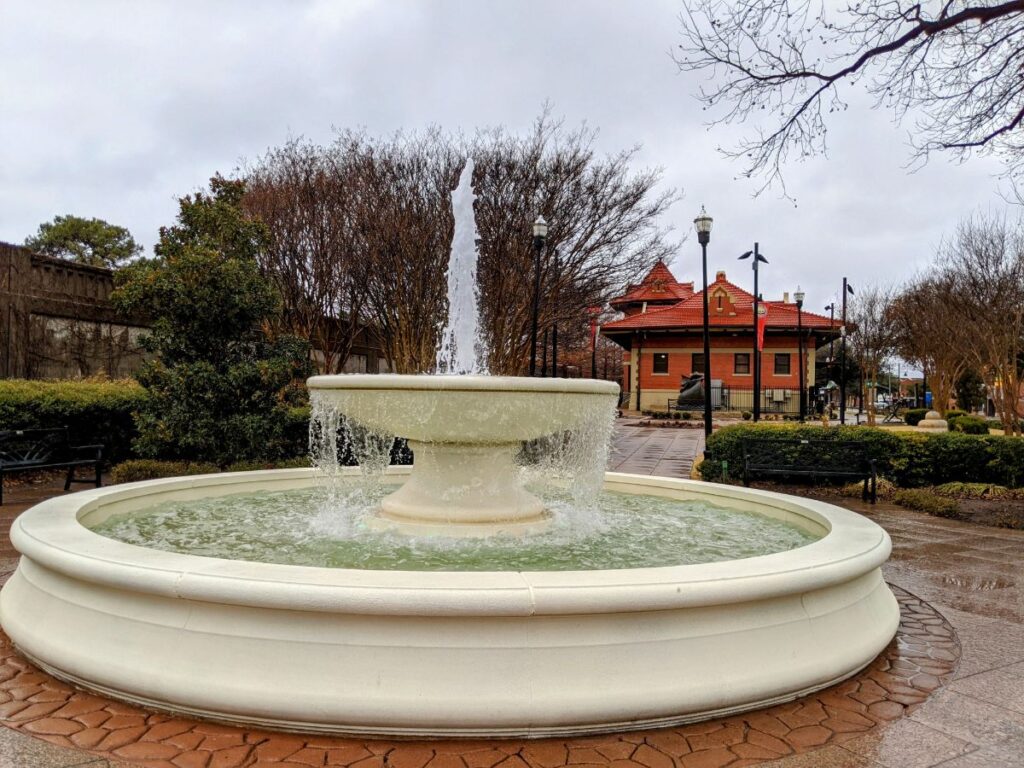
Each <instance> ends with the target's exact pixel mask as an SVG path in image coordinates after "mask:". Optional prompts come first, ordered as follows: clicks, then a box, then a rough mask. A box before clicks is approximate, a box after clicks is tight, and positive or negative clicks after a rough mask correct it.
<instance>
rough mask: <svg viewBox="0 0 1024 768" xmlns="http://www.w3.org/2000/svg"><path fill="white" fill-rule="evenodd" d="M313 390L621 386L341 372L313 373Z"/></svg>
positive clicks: (614, 389)
mask: <svg viewBox="0 0 1024 768" xmlns="http://www.w3.org/2000/svg"><path fill="white" fill-rule="evenodd" d="M306 386H307V387H308V388H309V389H310V390H321V391H322V390H334V389H342V390H386V391H392V390H403V391H421V392H520V393H532V392H551V393H558V394H565V393H571V394H580V395H617V394H618V393H619V385H618V384H616V383H615V382H614V381H603V380H599V379H556V378H539V377H529V376H478V375H464V374H440V375H433V374H399V373H383V374H381V373H339V374H332V375H325V376H312V377H310V378H309V379H308V380H307V381H306Z"/></svg>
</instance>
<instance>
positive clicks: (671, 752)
mask: <svg viewBox="0 0 1024 768" xmlns="http://www.w3.org/2000/svg"><path fill="white" fill-rule="evenodd" d="M893 591H894V592H895V594H896V597H897V599H898V600H899V603H900V609H901V621H900V627H899V630H898V632H897V635H896V638H895V639H894V640H893V642H892V643H891V644H890V645H889V647H888V648H887V649H886V650H885V651H884V652H883V653H882V654H880V655H879V656H878V658H876V659H875V660H874V661H873V662H872V663H871V664H870V665H869V666H868V668H867V669H866V670H864V671H863V672H861V673H860V674H859V675H857V676H856V677H854V678H852V679H850V680H847V681H845V682H842V683H840V684H838V685H835V686H832V687H831V688H829V689H827V690H824V691H821V692H819V693H816V694H812V695H810V696H806V697H804V698H802V699H799V700H797V701H793V702H790V703H787V704H780V705H777V706H774V707H769V708H767V709H763V710H760V711H758V712H752V713H747V714H743V715H735V716H732V717H726V718H720V719H717V720H711V721H708V722H703V723H696V724H693V725H686V726H681V727H678V728H666V729H660V730H650V731H636V732H630V733H618V734H609V735H606V736H591V737H586V738H578V739H544V740H539V741H528V740H522V741H486V740H472V741H469V740H467V741H417V742H412V741H387V740H370V739H353V738H332V737H328V736H315V737H314V736H302V735H294V734H281V733H270V732H267V731H261V730H253V729H246V728H236V727H232V726H227V725H218V724H213V723H206V722H201V721H198V720H192V719H188V718H180V717H175V716H172V715H168V714H162V713H154V712H150V711H146V710H143V709H140V708H137V707H133V706H130V705H127V704H123V703H119V702H116V701H112V700H110V699H105V698H103V697H100V696H96V695H93V694H90V693H87V692H84V691H80V690H77V689H75V688H73V687H72V686H70V685H68V684H66V683H62V682H60V681H59V680H56V679H55V678H53V677H51V676H49V675H47V674H45V673H43V672H41V671H40V670H38V669H36V668H35V667H34V666H32V665H31V664H30V663H29V662H28V661H26V660H25V659H24V658H22V657H21V656H20V655H19V654H18V652H17V650H16V649H15V648H14V647H13V646H12V644H11V642H10V640H8V639H7V637H6V636H4V635H2V634H0V722H2V723H3V724H4V725H6V726H7V727H9V728H12V729H15V730H18V731H20V732H22V733H25V734H30V735H32V736H35V737H37V738H40V739H44V740H46V741H48V742H51V743H53V744H59V745H62V746H66V747H75V748H78V749H82V750H85V751H86V752H89V753H91V754H93V755H97V756H100V757H106V758H110V759H112V760H116V761H119V762H121V763H127V764H130V765H140V766H147V768H250V767H251V766H266V767H267V768H271V767H273V768H310V766H320V767H321V768H329V767H331V766H334V767H338V766H345V768H497V767H498V766H500V768H562V766H573V768H587V766H591V765H605V766H609V765H610V766H615V768H673V766H682V768H704V767H708V766H716V767H717V766H729V768H740V767H741V766H748V765H757V764H758V763H761V762H762V761H765V760H771V759H776V758H779V757H783V756H786V755H792V754H799V753H802V752H809V751H813V750H815V749H819V748H821V747H822V746H825V745H828V744H839V743H842V742H844V741H847V740H849V739H851V738H853V737H855V736H860V735H863V734H865V733H869V732H871V731H874V730H877V729H879V728H880V727H881V726H883V725H884V724H885V723H887V722H888V721H892V720H896V719H898V718H901V717H903V716H904V715H905V714H907V713H908V712H909V711H911V710H912V709H914V708H915V707H916V706H917V705H918V704H920V703H921V702H923V701H924V700H925V699H926V698H927V697H928V696H929V694H931V693H932V692H933V691H935V690H936V689H938V688H939V687H940V686H942V685H943V684H944V683H945V682H946V681H947V680H948V679H949V678H950V677H951V676H952V674H953V672H954V671H955V669H956V665H957V662H958V660H959V657H960V646H959V642H958V640H957V638H956V634H955V633H954V631H953V629H952V627H951V626H950V625H949V623H948V622H947V621H946V620H945V619H944V618H943V617H942V616H941V615H940V614H939V613H938V612H937V611H935V610H934V609H933V608H932V607H931V606H930V605H929V604H928V603H925V602H924V601H922V600H920V599H918V598H916V597H914V596H913V595H911V594H909V593H907V592H905V591H903V590H901V589H899V588H894V589H893Z"/></svg>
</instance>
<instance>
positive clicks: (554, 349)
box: [551, 248, 560, 379]
mask: <svg viewBox="0 0 1024 768" xmlns="http://www.w3.org/2000/svg"><path fill="white" fill-rule="evenodd" d="M554 256H555V269H554V273H555V275H554V276H555V279H554V283H555V284H554V290H553V291H552V293H554V296H555V320H554V322H553V323H552V324H551V378H553V379H557V378H558V280H559V277H560V275H559V264H558V249H557V248H555V254H554Z"/></svg>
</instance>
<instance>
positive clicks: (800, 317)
mask: <svg viewBox="0 0 1024 768" xmlns="http://www.w3.org/2000/svg"><path fill="white" fill-rule="evenodd" d="M793 298H795V299H796V335H797V341H796V356H797V359H798V360H799V362H800V421H803V420H804V419H805V418H806V417H807V387H806V386H805V384H804V370H805V369H806V367H807V366H806V365H805V364H804V292H803V291H801V290H800V286H799V285H798V286H797V287H796V293H794V294H793Z"/></svg>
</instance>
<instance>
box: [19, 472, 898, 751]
mask: <svg viewBox="0 0 1024 768" xmlns="http://www.w3.org/2000/svg"><path fill="white" fill-rule="evenodd" d="M407 471H408V470H402V469H392V470H391V471H389V473H388V474H389V475H391V476H392V477H391V478H390V479H391V480H393V481H395V482H401V481H402V480H403V479H404V476H405V473H406V472H407ZM314 478H315V472H314V471H313V470H280V471H271V472H251V473H236V474H223V475H210V476H200V477H194V478H174V479H167V480H155V481H150V482H145V483H135V484H130V485H125V486H115V487H112V488H105V489H98V490H94V491H84V492H80V493H76V494H74V495H70V496H64V497H58V498H55V499H52V500H50V501H47V502H44V503H42V504H40V505H38V506H36V507H34V508H33V509H31V510H29V511H28V512H26V513H25V514H24V515H22V516H21V517H20V518H18V520H17V521H16V522H15V524H14V526H13V527H12V531H11V535H12V540H13V541H14V544H15V546H16V547H17V548H18V550H19V551H20V552H21V553H22V560H21V563H20V565H19V568H18V571H17V572H16V573H15V575H14V576H13V577H12V578H11V580H10V582H9V583H8V584H7V585H6V587H5V588H4V590H3V592H2V594H0V620H2V622H3V627H4V629H5V631H6V632H7V633H8V634H9V635H10V637H11V638H12V639H13V641H14V642H15V643H16V644H17V646H18V647H19V648H20V649H21V650H22V651H23V652H24V653H25V654H26V655H28V656H29V657H30V658H32V659H33V660H34V661H35V662H36V663H38V664H40V665H41V666H42V667H44V668H45V669H47V670H48V671H50V672H51V673H53V674H55V675H57V676H59V677H62V678H64V679H67V680H70V681H72V682H76V683H79V684H81V685H83V686H85V687H88V688H92V689H95V690H98V691H101V692H105V693H108V694H110V695H114V696H118V697H121V698H123V699H126V700H130V701H134V702H139V703H143V704H146V705H150V706H154V707H157V708H162V709H168V710H174V711H179V712H185V713H191V714H195V715H199V716H206V717H212V718H216V719H221V720H226V721H233V722H246V723H258V724H261V725H263V726H267V727H272V728H284V729H292V730H301V731H326V732H337V733H363V734H397V735H410V736H411V735H444V736H477V735H483V734H488V735H506V736H512V735H517V736H545V735H552V734H571V733H588V732H599V731H605V730H614V729H623V728H643V727H650V726H652V725H668V724H672V723H680V722H687V721H691V720H697V719H701V718H705V717H710V716H714V715H718V714H722V713H726V712H732V711H739V710H743V709H750V708H755V707H759V706H763V705H767V704H769V703H773V702H778V701H782V700H786V699H790V698H794V697H797V696H800V695H802V694H804V693H806V692H809V691H812V690H816V689H819V688H822V687H825V686H828V685H830V684H832V683H834V682H836V681H838V680H841V679H843V678H845V677H847V676H849V675H851V674H853V673H855V672H856V671H858V670H859V669H861V668H862V667H863V666H865V665H866V664H867V663H868V662H870V661H871V659H873V658H874V657H875V656H876V655H877V654H878V653H879V652H880V651H881V650H882V649H883V648H884V647H885V645H886V644H887V643H888V642H889V640H890V639H891V638H892V636H893V634H894V633H895V630H896V626H897V623H898V619H899V614H898V608H897V605H896V601H895V599H894V598H893V596H892V593H891V592H890V591H889V589H888V588H887V586H886V585H885V583H884V581H883V580H882V577H881V573H880V570H879V567H880V565H881V564H882V563H883V562H884V561H885V559H886V558H887V556H888V554H889V550H890V543H889V539H888V536H887V535H886V534H885V532H884V531H883V530H882V529H881V528H879V527H878V526H877V525H875V524H874V523H872V522H870V521H869V520H867V519H865V518H863V517H861V516H859V515H856V514H854V513H852V512H849V511H846V510H842V509H839V508H837V507H834V506H831V505H828V504H824V503H821V502H817V501H812V500H807V499H798V498H794V497H791V496H785V495H781V494H775V493H768V492H764V491H756V490H750V489H744V488H736V487H730V486H720V485H712V484H707V483H699V482H694V481H689V480H672V479H666V478H651V477H639V476H631V475H617V474H608V475H606V477H605V494H606V495H605V496H604V497H602V498H604V500H605V501H604V502H602V504H604V505H606V506H608V507H609V508H610V511H609V512H608V514H609V515H610V517H611V518H613V519H614V518H617V516H618V517H629V516H631V515H632V516H643V515H644V514H645V512H644V509H645V508H649V509H650V510H651V515H652V519H653V520H656V521H657V525H655V526H654V529H655V530H656V529H658V528H661V527H663V526H664V525H665V524H666V522H665V521H666V520H669V519H672V518H675V519H677V520H678V521H681V525H682V526H683V527H684V528H685V525H686V524H687V522H688V521H689V522H690V523H692V524H693V527H696V528H699V527H701V526H700V524H699V523H696V522H695V520H699V519H700V518H701V516H703V515H709V516H710V517H707V518H705V519H706V520H715V518H716V516H718V518H717V521H716V522H715V523H710V522H709V523H707V525H706V526H705V527H706V528H707V529H708V531H709V532H710V533H711V535H710V536H709V537H708V539H707V540H706V541H704V542H699V543H698V544H697V546H696V549H695V550H694V551H695V552H699V553H700V554H694V553H692V552H691V553H687V552H685V551H684V550H683V548H682V547H680V555H679V558H678V560H675V561H673V559H672V555H671V552H672V550H673V548H674V546H675V544H674V543H673V542H672V541H671V540H670V537H667V536H665V537H662V538H663V539H664V540H659V541H656V542H652V543H651V546H650V547H649V548H648V547H645V546H643V545H642V544H641V545H640V546H638V545H637V544H638V540H639V534H635V535H634V534H630V535H627V536H625V538H628V539H632V541H631V542H629V543H628V544H627V543H625V542H624V539H623V538H622V537H620V538H618V539H616V538H615V536H614V535H612V534H610V533H609V532H608V530H601V525H600V524H597V525H596V528H595V529H594V531H592V532H591V534H592V538H593V539H595V540H601V541H603V542H604V543H603V545H602V547H601V549H602V553H601V557H600V558H599V559H597V560H595V561H590V560H588V559H587V558H588V557H589V554H588V553H577V554H580V555H581V557H582V559H573V558H569V559H568V560H565V561H562V562H561V563H559V562H551V560H552V558H554V559H555V560H556V561H557V559H558V557H560V556H555V555H552V554H551V552H545V551H543V550H544V547H543V546H539V547H538V550H537V552H535V553H534V555H529V556H527V555H526V554H522V551H523V546H522V545H523V540H521V539H512V538H509V539H507V540H503V541H502V540H498V541H491V542H489V543H487V544H480V543H477V542H474V541H460V542H457V544H456V545H455V546H454V549H450V550H449V551H447V552H445V553H443V557H441V556H438V555H437V546H438V545H435V544H427V545H424V546H425V548H424V546H420V547H414V548H413V549H418V550H419V551H418V553H410V552H408V551H407V552H405V554H404V555H403V556H405V555H408V556H409V557H410V558H411V559H408V560H404V561H400V562H398V563H392V564H393V565H398V566H399V567H397V568H393V569H390V570H385V569H377V568H378V566H379V565H380V564H381V562H382V561H378V560H375V559H374V558H375V557H376V556H377V555H374V554H373V553H372V552H371V553H369V554H367V553H366V552H364V553H363V554H361V555H358V556H356V557H355V559H352V558H348V559H346V558H341V560H339V561H337V562H334V561H332V558H334V557H336V556H337V555H338V553H337V552H333V553H331V552H328V553H326V554H325V552H323V551H319V552H318V551H313V552H309V551H307V552H305V553H302V554H299V555H296V556H295V557H294V559H293V562H298V563H315V565H310V564H291V565H289V564H281V563H274V562H266V561H265V560H266V559H267V558H266V555H265V553H262V552H261V553H258V554H254V555H253V558H252V559H251V560H248V559H245V558H246V555H245V553H244V551H239V549H237V548H234V547H233V548H232V554H233V557H234V558H235V559H225V558H221V557H212V556H199V555H197V554H194V553H193V554H189V553H184V552H177V551H168V550H169V549H171V548H175V547H177V548H180V549H187V547H184V546H179V544H181V543H182V542H184V541H185V540H186V539H187V538H188V537H189V536H190V534H189V533H188V532H183V533H181V535H180V537H179V538H180V540H179V541H178V542H177V543H176V544H174V547H172V546H171V544H172V543H173V542H171V541H168V537H167V536H166V535H163V540H161V541H156V540H152V539H151V540H149V541H148V543H147V546H138V545H136V544H129V543H125V542H124V541H117V540H114V539H112V538H110V537H108V536H104V535H100V534H99V533H97V532H95V531H94V530H91V529H94V528H95V529H97V530H109V531H111V532H113V529H115V528H117V527H118V526H122V531H121V532H122V534H125V537H126V538H128V539H129V540H132V536H134V535H136V533H137V534H138V535H140V536H141V535H142V534H143V533H144V532H145V529H146V527H147V520H150V521H151V520H153V519H155V518H154V516H156V517H159V516H161V515H164V516H166V515H171V516H172V517H173V514H172V513H173V510H174V509H175V508H177V509H178V510H179V511H178V513H177V514H178V519H179V520H180V519H184V518H187V517H188V514H187V513H186V514H184V516H182V512H181V510H188V509H192V510H201V509H208V510H210V509H217V508H218V507H220V506H221V505H222V504H227V508H230V506H231V504H230V503H228V499H229V498H231V499H235V500H237V499H243V498H245V496H246V495H249V494H253V493H257V492H258V493H261V494H266V495H265V496H264V500H266V499H274V500H275V501H274V502H273V503H275V504H277V505H278V506H279V507H281V508H284V507H288V506H289V499H296V498H297V499H302V498H303V497H304V495H305V496H306V497H308V494H309V490H308V489H309V488H310V487H311V486H312V485H313V484H314V482H315V479H314ZM608 494H611V495H608ZM196 505H198V506H196ZM716 510H722V511H721V512H718V511H716ZM293 514H299V513H298V512H294V513H293ZM694 516H696V517H694ZM226 520H227V522H226V523H225V525H230V521H231V518H230V514H227V513H226ZM234 520H235V521H236V524H237V525H238V526H240V527H250V528H252V529H253V530H252V531H250V532H249V533H248V534H246V537H243V539H247V540H248V541H249V542H250V545H251V546H253V547H257V546H260V545H259V542H261V541H266V540H267V539H268V538H273V531H272V530H269V529H267V527H266V526H265V525H264V523H262V522H261V521H260V518H259V515H255V516H254V515H253V514H252V513H249V514H247V515H243V516H237V515H236V517H235V518H234ZM132 521H134V523H133V522H132ZM723 521H725V523H724V524H725V527H727V528H729V527H734V526H737V525H752V526H754V527H753V528H752V530H753V531H754V532H755V533H754V537H755V538H760V539H764V540H767V533H766V532H770V531H774V533H773V534H772V535H773V536H775V535H781V538H782V539H784V541H782V542H775V543H774V544H771V545H769V547H768V549H769V550H772V549H773V548H774V550H775V551H773V553H771V554H763V553H762V554H753V553H751V552H746V553H744V552H742V551H740V552H736V551H734V552H732V553H731V554H728V555H724V554H722V553H720V552H719V553H716V552H715V551H714V550H715V547H716V546H717V543H720V542H717V539H716V537H715V536H714V534H713V531H714V527H715V525H716V524H718V525H721V524H722V523H723ZM166 522H167V521H166V520H164V523H165V526H164V527H167V526H166ZM605 522H607V521H605ZM599 523H600V521H599ZM310 524H313V525H315V524H316V521H315V520H311V521H310ZM133 526H134V528H133ZM558 526H559V523H558V515H557V514H556V515H555V518H554V520H553V522H552V524H551V525H550V526H549V527H548V529H547V530H546V531H544V532H543V533H541V534H538V535H537V537H535V538H536V539H537V541H538V542H542V541H543V538H544V537H545V536H548V537H554V538H555V539H557V537H558V536H559V529H558ZM170 527H173V525H172V526H170ZM641 527H642V526H641ZM132 529H134V530H135V531H136V533H130V531H131V530H132ZM154 530H155V529H154ZM226 535H227V536H231V535H233V534H230V533H227V534H226ZM382 536H383V538H382V540H384V541H388V540H389V539H388V536H398V534H386V535H383V534H382ZM174 538H175V537H174V536H173V535H172V536H170V539H174ZM355 538H356V539H358V538H359V537H358V535H357V536H356V537H355ZM500 538H501V537H499V539H500ZM656 538H657V537H656ZM139 540H140V541H144V540H146V539H145V538H142V539H139ZM390 541H392V542H393V548H392V550H391V551H390V552H388V553H387V556H388V557H391V556H394V555H395V554H396V550H395V549H394V547H397V548H398V549H401V547H402V546H406V548H407V549H409V547H408V544H405V545H403V544H401V542H400V539H398V538H395V539H390ZM617 545H618V546H621V548H622V549H624V550H629V553H628V557H626V558H625V559H623V558H622V557H620V555H622V552H617ZM154 546H159V547H166V549H157V548H154ZM202 546H205V545H201V546H198V547H197V548H196V549H197V551H202V552H204V553H206V552H207V550H204V549H203V548H202ZM480 546H486V547H490V548H491V549H487V550H486V551H480V550H478V549H474V548H476V547H480ZM243 549H244V546H243ZM314 550H316V548H315V547H314ZM517 550H520V554H519V555H517V554H516V551H517ZM645 550H649V551H645ZM453 552H454V554H453ZM378 554H380V553H378ZM591 554H592V553H591ZM413 555H416V556H415V557H413ZM381 556H382V557H383V555H381ZM439 557H440V559H438V558H439ZM446 557H455V559H456V560H458V559H459V558H463V561H462V562H461V564H460V565H459V568H461V570H458V569H454V568H452V569H449V570H438V568H440V567H441V566H442V564H443V563H444V562H445V560H444V558H446ZM517 557H518V559H517ZM533 557H536V558H539V561H538V562H537V563H536V567H534V565H533V564H532V561H531V558H533ZM574 557H575V555H574ZM721 557H728V558H729V559H721ZM360 558H364V559H363V560H362V561H360ZM736 558H739V559H736ZM488 559H491V560H492V561H493V562H500V563H502V564H501V565H500V566H498V565H491V566H488V565H487V561H488ZM695 560H703V562H695ZM357 563H358V564H361V565H362V566H363V567H358V568H357V567H350V566H352V565H355V564H357ZM542 563H543V569H542V568H541V565H542ZM332 565H333V566H335V567H325V566H332ZM581 566H589V567H581ZM624 566H628V567H624Z"/></svg>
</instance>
